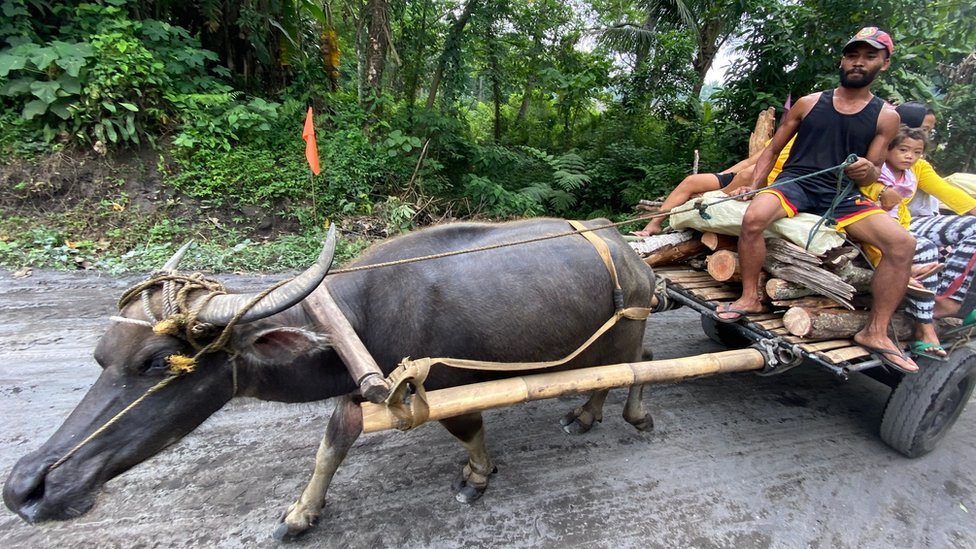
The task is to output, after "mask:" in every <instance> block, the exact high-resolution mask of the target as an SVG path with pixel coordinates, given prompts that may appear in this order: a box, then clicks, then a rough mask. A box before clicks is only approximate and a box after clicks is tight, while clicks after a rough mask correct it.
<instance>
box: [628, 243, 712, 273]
mask: <svg viewBox="0 0 976 549" xmlns="http://www.w3.org/2000/svg"><path fill="white" fill-rule="evenodd" d="M707 249H708V248H706V247H705V245H704V244H702V243H701V240H698V239H691V240H685V241H684V242H681V243H679V244H673V245H669V246H665V247H664V248H661V249H659V250H657V251H655V252H653V253H651V254H649V255H648V256H647V257H645V258H644V263H647V264H648V265H650V266H651V267H658V266H660V265H670V264H672V263H680V262H682V261H684V260H686V259H689V258H692V257H695V256H697V255H701V254H702V253H704V252H705V250H707Z"/></svg>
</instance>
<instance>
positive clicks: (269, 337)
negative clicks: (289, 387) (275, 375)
mask: <svg viewBox="0 0 976 549" xmlns="http://www.w3.org/2000/svg"><path fill="white" fill-rule="evenodd" d="M249 339H250V342H248V343H247V344H245V345H242V346H241V354H242V355H244V357H245V358H246V359H247V360H248V361H250V362H256V363H264V364H290V363H292V362H294V361H295V359H297V358H300V357H303V356H307V355H310V354H312V353H315V352H319V351H324V350H326V349H328V348H329V338H328V336H326V335H322V334H317V333H315V332H312V331H309V330H306V329H304V328H290V327H281V328H270V329H267V330H261V331H258V332H255V333H253V334H251V337H250V338H249Z"/></svg>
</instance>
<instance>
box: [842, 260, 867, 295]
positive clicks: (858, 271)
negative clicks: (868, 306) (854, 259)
mask: <svg viewBox="0 0 976 549" xmlns="http://www.w3.org/2000/svg"><path fill="white" fill-rule="evenodd" d="M834 274H836V275H837V276H839V277H841V278H842V279H844V282H847V283H848V284H850V285H851V286H854V289H855V290H856V291H857V292H858V293H864V292H868V291H870V290H871V279H873V278H874V271H872V270H871V269H865V268H864V267H858V266H857V265H854V264H853V263H846V264H845V265H843V266H842V267H840V268H838V269H837V270H836V271H834Z"/></svg>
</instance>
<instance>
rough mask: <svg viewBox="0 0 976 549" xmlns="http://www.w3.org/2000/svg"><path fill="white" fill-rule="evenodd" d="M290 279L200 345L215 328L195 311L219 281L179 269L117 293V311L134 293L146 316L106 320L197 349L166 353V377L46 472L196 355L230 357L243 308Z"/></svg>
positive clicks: (191, 366)
mask: <svg viewBox="0 0 976 549" xmlns="http://www.w3.org/2000/svg"><path fill="white" fill-rule="evenodd" d="M290 280H291V279H290V278H288V279H284V280H282V281H280V282H278V283H277V284H274V285H272V286H271V287H270V288H268V289H266V290H264V291H262V292H260V293H258V294H257V295H255V296H254V298H253V299H251V301H249V302H248V303H247V304H246V305H245V306H244V307H242V308H241V309H240V310H239V311H238V312H237V313H236V314H235V315H234V317H233V318H232V319H231V320H230V322H228V323H227V325H226V326H224V327H223V330H220V332H219V334H218V335H217V337H216V338H214V339H213V340H212V341H210V343H208V344H206V345H203V344H201V343H200V342H199V341H198V340H199V339H201V338H207V337H213V335H214V334H215V333H217V328H218V327H217V326H214V325H212V324H208V323H205V322H198V321H197V315H199V314H200V311H202V310H203V308H204V307H205V306H206V304H207V303H208V302H209V301H210V300H211V299H213V298H214V297H215V296H217V295H221V294H225V293H227V292H226V290H225V289H224V287H223V285H222V284H221V283H220V282H218V281H216V280H214V279H211V278H207V277H205V276H204V275H202V274H200V273H193V274H183V273H179V272H172V271H163V272H158V273H155V274H153V275H151V276H150V277H149V278H148V279H146V280H144V281H143V282H140V283H139V284H136V285H135V286H133V287H132V288H129V289H128V290H126V292H125V293H124V294H122V297H121V298H120V299H119V311H120V312H121V311H122V310H123V309H124V308H125V307H126V306H127V305H128V304H129V303H131V302H132V301H133V300H134V299H136V298H137V297H139V298H141V300H142V311H143V313H144V314H145V315H146V317H147V318H148V319H149V320H140V319H136V318H128V317H124V316H120V315H116V316H112V317H110V320H112V321H114V322H121V323H124V324H134V325H138V326H145V327H147V328H150V329H152V331H153V333H155V334H160V335H171V336H174V337H179V338H181V339H183V340H185V341H186V342H188V343H189V344H190V345H192V346H193V348H194V349H196V354H194V355H193V356H192V357H188V356H186V355H181V354H173V355H170V356H168V357H166V362H167V364H168V366H169V368H168V370H167V375H166V377H164V378H163V379H161V380H159V382H158V383H156V384H155V385H153V386H152V387H150V388H149V389H147V390H146V392H145V393H143V394H142V395H141V396H140V397H139V398H137V399H136V400H134V401H132V403H131V404H129V405H128V406H126V407H125V408H123V409H121V410H119V412H118V413H116V414H115V415H114V416H112V417H111V418H110V419H109V420H108V421H106V422H105V423H103V424H102V425H101V426H100V427H99V428H98V429H95V430H94V431H93V432H92V433H91V434H90V435H88V436H87V437H85V438H84V439H83V440H82V441H81V442H79V443H78V444H76V445H75V446H74V447H73V448H71V449H70V450H68V452H67V453H65V454H64V455H63V456H61V458H60V459H58V460H57V461H56V462H54V463H53V464H51V466H50V467H48V469H47V471H48V472H49V473H50V472H51V471H53V470H54V469H56V468H57V467H60V466H61V465H62V464H63V463H64V462H66V461H68V459H69V458H70V457H71V456H73V455H74V454H75V453H77V452H78V450H80V449H81V448H82V447H84V446H85V445H86V444H88V443H90V442H91V441H92V440H94V439H95V438H96V437H98V436H99V435H101V434H102V433H104V432H105V431H107V430H108V429H109V428H110V427H112V426H113V425H115V424H116V423H118V422H119V420H121V419H122V417H123V416H125V415H126V414H128V413H129V412H130V411H132V409H134V408H135V407H136V406H138V405H139V404H140V403H142V402H143V401H144V400H146V399H147V398H149V397H150V396H151V395H152V394H154V393H156V392H157V391H159V390H160V389H162V388H163V387H166V386H167V385H169V384H170V383H172V382H173V381H174V380H176V379H177V378H180V377H182V376H184V375H186V374H189V373H192V372H194V371H195V370H196V368H197V365H198V364H199V361H198V359H199V358H200V357H201V356H203V355H205V354H207V353H213V352H216V351H219V350H224V351H227V352H228V353H229V354H231V355H233V354H234V352H233V350H232V349H230V348H229V347H228V346H227V342H228V341H229V340H230V336H231V333H232V331H233V329H234V326H236V325H237V323H238V321H239V320H240V319H241V318H242V317H243V316H244V315H245V314H246V313H247V311H249V310H250V309H251V308H252V307H254V305H256V304H257V303H258V302H259V301H261V300H262V299H264V297H265V296H267V295H268V294H269V293H271V292H272V291H274V290H275V289H276V288H278V287H279V286H281V285H283V284H287V283H288V282H289V281H290ZM157 286H161V294H162V297H163V311H162V316H163V319H162V320H159V319H158V318H157V316H156V315H155V314H154V313H153V310H152V301H151V297H152V291H151V290H152V289H153V288H155V287H157ZM198 290H201V291H205V292H207V293H206V294H204V295H203V297H202V298H200V299H199V300H198V301H197V303H196V304H195V305H194V306H193V307H192V308H191V307H190V306H189V296H190V294H191V293H193V292H195V291H198ZM232 363H233V368H232V377H233V394H234V395H236V394H237V363H236V362H235V361H232Z"/></svg>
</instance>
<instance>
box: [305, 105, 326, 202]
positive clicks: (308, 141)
mask: <svg viewBox="0 0 976 549" xmlns="http://www.w3.org/2000/svg"><path fill="white" fill-rule="evenodd" d="M313 116H314V114H313V112H312V107H311V106H309V107H308V114H306V115H305V127H304V128H303V129H302V139H304V140H305V160H306V161H307V162H308V168H309V170H310V173H309V174H308V185H309V187H311V189H312V216H313V218H314V217H315V211H316V209H315V180H314V179H313V174H314V175H318V174H319V173H321V172H322V167H321V166H319V148H318V145H316V143H315V124H314V123H313V121H312V119H313Z"/></svg>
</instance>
